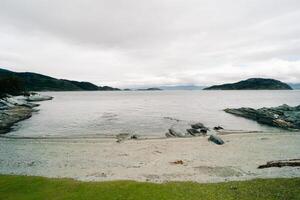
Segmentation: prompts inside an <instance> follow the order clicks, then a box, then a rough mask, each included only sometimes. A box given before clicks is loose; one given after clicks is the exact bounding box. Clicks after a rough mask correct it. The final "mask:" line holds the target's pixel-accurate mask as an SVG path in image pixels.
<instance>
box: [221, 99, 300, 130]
mask: <svg viewBox="0 0 300 200" xmlns="http://www.w3.org/2000/svg"><path fill="white" fill-rule="evenodd" d="M224 111H225V112H227V113H230V114H234V115H237V116H241V117H245V118H248V119H252V120H255V121H257V122H259V123H262V124H267V125H270V126H275V127H279V128H284V129H297V130H300V105H299V106H295V107H291V106H288V105H286V104H283V105H281V106H278V107H271V108H260V109H253V108H244V107H243V108H233V109H230V108H227V109H225V110H224Z"/></svg>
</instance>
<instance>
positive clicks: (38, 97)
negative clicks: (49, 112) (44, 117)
mask: <svg viewBox="0 0 300 200" xmlns="http://www.w3.org/2000/svg"><path fill="white" fill-rule="evenodd" d="M52 99H53V97H51V96H47V95H40V94H33V95H30V96H28V97H27V98H26V100H27V101H31V102H33V101H48V100H52Z"/></svg>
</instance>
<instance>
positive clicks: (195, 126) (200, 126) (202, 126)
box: [191, 122, 205, 129]
mask: <svg viewBox="0 0 300 200" xmlns="http://www.w3.org/2000/svg"><path fill="white" fill-rule="evenodd" d="M191 127H192V128H193V129H200V128H205V126H204V125H203V124H202V123H200V122H199V123H196V124H192V125H191Z"/></svg>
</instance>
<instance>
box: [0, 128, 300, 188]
mask: <svg viewBox="0 0 300 200" xmlns="http://www.w3.org/2000/svg"><path fill="white" fill-rule="evenodd" d="M222 139H223V140H224V141H225V144H224V145H216V144H214V143H212V142H209V141H208V138H207V137H193V138H168V139H147V140H126V141H123V142H121V143H117V142H116V139H112V138H106V139H105V138H77V139H70V138H65V139H60V138H52V139H51V138H48V139H37V138H36V139H29V138H28V139H20V138H19V139H13V138H0V149H1V152H0V157H1V159H0V163H1V166H2V167H1V169H0V174H15V175H32V176H44V177H51V178H73V179H77V180H83V181H112V180H135V181H142V182H155V183H162V182H169V181H193V182H199V183H209V182H224V181H235V180H237V181H240V180H250V179H256V178H292V177H300V167H282V168H268V169H258V166H259V165H262V164H265V163H266V162H268V161H271V160H280V159H295V158H299V157H300V151H299V146H300V134H299V133H298V132H296V133H295V132H293V133H291V132H282V133H280V134H279V133H277V134H275V133H251V134H227V135H222ZM177 161H182V163H181V162H177ZM49 169H51V170H49Z"/></svg>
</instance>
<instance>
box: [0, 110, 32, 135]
mask: <svg viewBox="0 0 300 200" xmlns="http://www.w3.org/2000/svg"><path fill="white" fill-rule="evenodd" d="M32 112H33V110H32V109H31V108H28V107H25V106H14V107H9V108H8V109H6V110H0V134H4V133H7V132H9V131H10V128H11V127H12V126H13V125H14V124H15V123H17V122H19V121H22V120H25V119H28V118H30V117H31V115H32Z"/></svg>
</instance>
